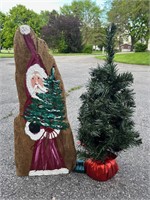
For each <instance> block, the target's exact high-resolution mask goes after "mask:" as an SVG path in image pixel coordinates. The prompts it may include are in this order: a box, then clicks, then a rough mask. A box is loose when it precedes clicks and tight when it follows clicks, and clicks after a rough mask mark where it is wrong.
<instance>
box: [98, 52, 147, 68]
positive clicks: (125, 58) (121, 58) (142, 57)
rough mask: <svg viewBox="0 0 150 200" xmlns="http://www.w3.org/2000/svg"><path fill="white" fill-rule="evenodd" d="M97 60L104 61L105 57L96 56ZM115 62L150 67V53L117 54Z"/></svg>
mask: <svg viewBox="0 0 150 200" xmlns="http://www.w3.org/2000/svg"><path fill="white" fill-rule="evenodd" d="M96 58H98V59H101V60H104V59H105V58H106V57H105V56H96ZM114 61H115V62H120V63H128V64H137V65H150V52H136V53H117V54H115V58H114Z"/></svg>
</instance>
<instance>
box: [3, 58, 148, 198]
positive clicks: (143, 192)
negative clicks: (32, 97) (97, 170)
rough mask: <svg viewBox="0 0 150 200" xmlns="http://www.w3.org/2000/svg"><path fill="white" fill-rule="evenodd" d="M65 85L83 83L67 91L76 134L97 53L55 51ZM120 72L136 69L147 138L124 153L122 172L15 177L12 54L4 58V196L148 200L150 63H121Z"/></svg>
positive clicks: (140, 121)
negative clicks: (107, 176) (101, 178)
mask: <svg viewBox="0 0 150 200" xmlns="http://www.w3.org/2000/svg"><path fill="white" fill-rule="evenodd" d="M55 59H56V62H57V64H58V67H59V69H60V72H61V74H62V77H63V80H64V84H65V89H66V91H68V90H70V89H71V88H74V87H77V86H82V87H81V88H80V89H78V90H74V91H72V92H70V93H69V96H68V97H67V108H68V115H69V119H70V122H71V126H72V129H73V133H74V137H75V135H76V133H77V127H78V121H77V116H78V109H79V106H80V105H81V104H80V100H79V96H80V95H81V94H82V92H84V91H85V84H86V83H87V80H88V78H89V71H90V70H89V69H90V68H91V67H96V66H97V63H100V64H102V62H101V61H99V60H97V59H95V58H94V57H93V56H78V57H73V56H70V57H63V56H62V57H55ZM118 68H119V72H122V71H131V72H132V73H133V75H134V89H135V92H136V94H135V100H136V106H137V107H136V110H135V115H134V121H135V124H136V129H137V130H138V131H139V132H140V134H141V137H142V139H143V144H142V145H141V146H140V147H137V148H132V149H130V150H128V151H126V152H123V153H121V154H120V156H119V157H118V158H117V162H118V164H119V168H120V170H119V172H118V173H117V175H116V176H115V177H114V178H112V179H111V180H109V181H107V182H97V181H94V180H92V179H90V178H89V177H88V176H87V175H86V174H78V173H74V172H72V173H70V174H69V175H59V176H41V177H17V176H16V175H15V164H14V144H13V142H14V141H13V120H14V117H15V116H16V115H17V113H18V99H17V92H16V86H15V80H14V73H15V66H14V60H13V59H1V61H0V80H1V82H0V92H1V96H0V126H1V133H0V174H1V181H0V188H1V196H0V200H32V199H34V200H35V199H36V200H51V199H53V200H148V199H149V197H150V196H149V192H148V187H149V166H150V162H149V160H150V159H149V157H150V156H149V155H150V154H149V149H150V141H149V140H150V137H149V133H150V89H149V86H150V67H148V66H137V65H127V64H118Z"/></svg>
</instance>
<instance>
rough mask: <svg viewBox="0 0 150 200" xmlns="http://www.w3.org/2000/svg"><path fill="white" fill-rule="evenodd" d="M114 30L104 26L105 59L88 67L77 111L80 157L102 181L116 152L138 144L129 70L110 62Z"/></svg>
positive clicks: (111, 168)
mask: <svg viewBox="0 0 150 200" xmlns="http://www.w3.org/2000/svg"><path fill="white" fill-rule="evenodd" d="M115 32H116V26H115V25H114V24H112V25H111V26H109V28H108V30H107V38H106V52H107V59H106V62H105V64H104V65H103V66H98V67H97V68H95V69H92V70H91V73H90V74H91V78H90V80H89V82H88V85H87V91H86V92H85V93H84V94H82V95H81V100H82V106H81V107H80V112H79V122H80V124H79V130H78V139H79V141H80V143H81V145H80V147H79V149H78V153H79V157H80V158H84V159H86V158H89V160H86V161H85V169H86V173H87V174H88V175H89V176H91V177H92V178H94V179H96V180H101V181H105V180H108V179H110V178H111V177H112V176H114V175H115V174H116V173H117V171H118V165H117V163H116V161H115V158H116V156H117V154H118V152H120V151H122V150H125V149H127V148H129V147H131V146H135V145H139V144H141V139H140V138H139V133H138V132H137V131H135V130H134V122H133V118H132V117H133V112H134V108H135V102H134V92H133V89H131V88H130V86H131V85H132V83H133V76H132V74H131V73H129V72H126V73H122V74H119V73H118V70H117V68H116V65H115V64H114V63H113V58H114V35H115Z"/></svg>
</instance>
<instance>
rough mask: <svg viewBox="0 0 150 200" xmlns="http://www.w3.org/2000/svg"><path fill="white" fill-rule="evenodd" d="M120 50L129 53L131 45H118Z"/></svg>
mask: <svg viewBox="0 0 150 200" xmlns="http://www.w3.org/2000/svg"><path fill="white" fill-rule="evenodd" d="M120 49H121V51H131V45H130V44H127V43H125V44H122V45H120Z"/></svg>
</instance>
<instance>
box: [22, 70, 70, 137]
mask: <svg viewBox="0 0 150 200" xmlns="http://www.w3.org/2000/svg"><path fill="white" fill-rule="evenodd" d="M59 85H60V81H59V80H55V77H54V68H52V74H51V76H48V78H46V79H45V80H44V86H45V88H46V89H47V92H46V93H39V94H37V96H38V99H36V98H32V103H31V104H30V105H29V106H28V107H27V109H26V110H25V113H24V117H25V119H26V120H27V121H29V122H31V125H30V128H31V129H33V132H35V133H36V132H38V130H39V129H40V127H41V126H43V127H50V128H52V129H58V130H62V129H66V128H67V127H68V124H67V123H65V122H64V115H65V106H64V102H63V99H62V90H61V89H60V86H59Z"/></svg>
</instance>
